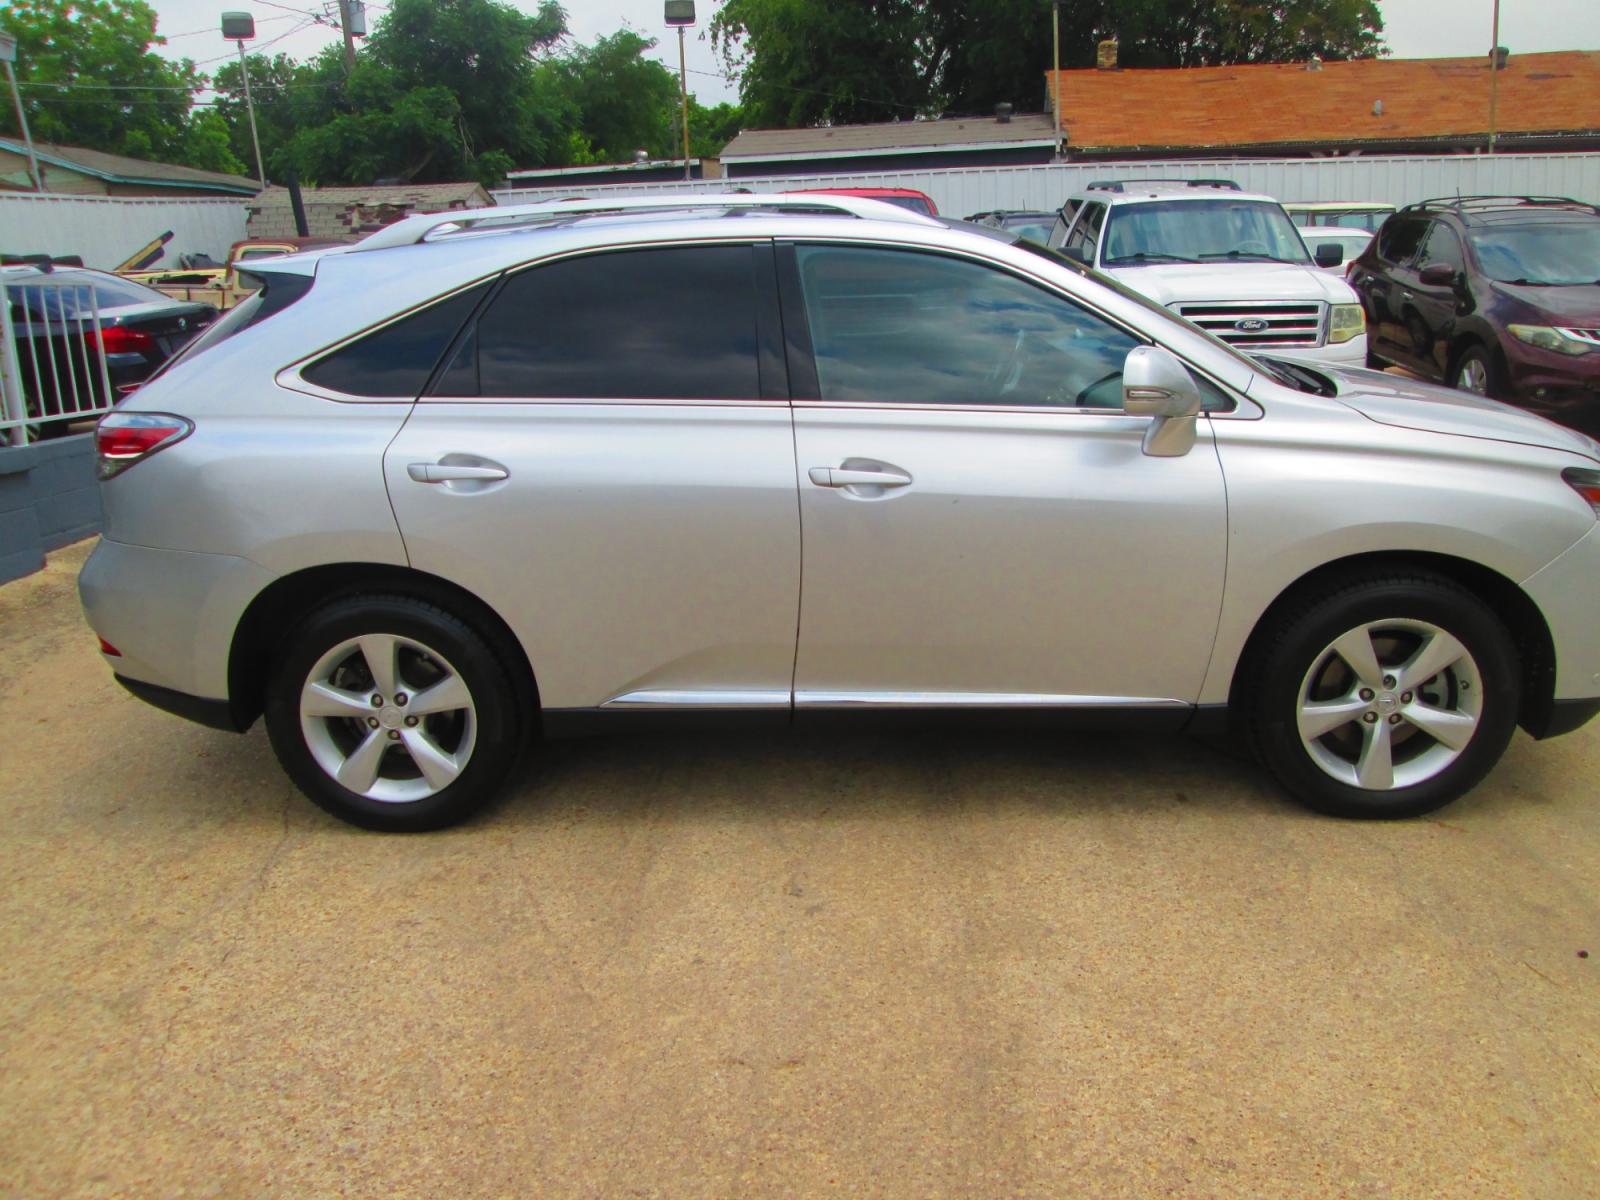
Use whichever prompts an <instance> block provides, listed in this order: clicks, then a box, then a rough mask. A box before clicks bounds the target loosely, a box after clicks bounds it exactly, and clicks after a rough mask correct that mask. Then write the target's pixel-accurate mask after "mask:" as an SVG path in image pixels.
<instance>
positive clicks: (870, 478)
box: [806, 467, 911, 488]
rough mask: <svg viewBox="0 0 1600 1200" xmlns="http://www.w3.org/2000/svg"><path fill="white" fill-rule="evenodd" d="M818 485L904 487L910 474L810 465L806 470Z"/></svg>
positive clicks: (908, 480)
mask: <svg viewBox="0 0 1600 1200" xmlns="http://www.w3.org/2000/svg"><path fill="white" fill-rule="evenodd" d="M806 474H807V475H809V476H810V477H811V482H812V483H814V484H816V485H817V486H818V487H831V488H843V487H889V488H892V487H905V486H906V484H908V483H910V482H911V476H909V475H907V474H905V473H904V472H902V471H856V470H849V469H846V468H845V467H812V468H811V469H810V470H809V471H807V472H806Z"/></svg>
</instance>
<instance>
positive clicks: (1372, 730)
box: [1245, 573, 1521, 818]
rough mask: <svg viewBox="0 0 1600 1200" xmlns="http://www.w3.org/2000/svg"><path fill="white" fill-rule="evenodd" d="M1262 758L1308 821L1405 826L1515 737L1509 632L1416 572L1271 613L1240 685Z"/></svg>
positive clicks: (1461, 789) (1467, 783) (1359, 581)
mask: <svg viewBox="0 0 1600 1200" xmlns="http://www.w3.org/2000/svg"><path fill="white" fill-rule="evenodd" d="M1246 686H1247V689H1248V693H1249V694H1247V696H1246V697H1245V699H1246V701H1247V702H1249V703H1250V706H1251V711H1250V714H1249V716H1250V721H1251V730H1252V733H1253V736H1254V741H1255V745H1256V750H1257V753H1258V755H1259V756H1260V758H1261V759H1262V761H1263V762H1264V763H1265V764H1266V766H1267V767H1268V769H1270V770H1271V771H1272V772H1273V774H1275V775H1276V776H1277V777H1278V779H1279V780H1280V781H1281V782H1282V783H1283V784H1284V786H1285V787H1286V788H1288V790H1289V791H1290V792H1291V793H1293V794H1294V795H1295V796H1296V797H1297V798H1299V799H1300V800H1301V801H1303V802H1304V803H1305V804H1306V805H1308V806H1309V807H1311V808H1313V809H1316V810H1317V811H1319V812H1325V813H1329V814H1332V815H1334V816H1346V817H1388V818H1393V817H1411V816H1417V815H1419V814H1421V813H1425V812H1431V811H1432V810H1434V809H1436V808H1440V807H1442V806H1444V805H1446V804H1448V803H1450V802H1451V801H1452V800H1455V799H1456V798H1457V797H1459V796H1461V795H1463V794H1465V793H1466V792H1468V791H1470V790H1471V789H1472V788H1473V787H1474V786H1476V785H1477V783H1478V782H1479V781H1480V780H1481V779H1482V778H1483V777H1484V776H1485V775H1486V774H1488V772H1489V770H1490V768H1492V767H1493V766H1494V764H1495V763H1496V762H1498V761H1499V759H1500V756H1501V755H1502V754H1503V753H1504V752H1505V748H1506V746H1507V744H1508V743H1509V742H1510V740H1511V735H1512V733H1513V732H1514V730H1515V728H1516V718H1517V709H1518V705H1519V702H1520V697H1521V674H1520V671H1519V668H1518V662H1517V657H1516V652H1515V649H1514V647H1513V644H1512V640H1511V637H1510V635H1509V634H1508V633H1507V632H1506V629H1505V627H1504V626H1503V625H1502V624H1501V623H1500V620H1499V618H1498V617H1496V616H1495V614H1494V613H1493V612H1492V611H1491V610H1490V609H1489V608H1488V607H1487V606H1485V605H1484V604H1483V603H1482V602H1481V601H1480V600H1478V599H1477V597H1475V596H1473V595H1472V594H1471V593H1470V592H1468V591H1466V590H1465V589H1464V588H1462V587H1460V586H1459V585H1457V584H1456V583H1454V582H1453V581H1451V580H1449V579H1446V578H1443V577H1440V576H1434V575H1431V574H1426V573H1415V574H1413V573H1406V574H1403V575H1374V576H1369V577H1364V578H1354V579H1351V580H1349V581H1348V582H1347V583H1346V584H1345V585H1344V586H1342V587H1339V588H1337V589H1336V590H1334V591H1333V592H1332V594H1330V595H1325V596H1323V597H1321V598H1319V599H1316V600H1313V601H1309V602H1307V603H1305V604H1303V605H1301V606H1299V607H1298V608H1296V609H1293V610H1290V611H1288V612H1286V613H1284V614H1282V615H1281V616H1280V617H1279V618H1278V619H1277V621H1276V622H1275V624H1274V626H1273V628H1272V629H1271V630H1270V631H1268V634H1267V640H1266V642H1265V649H1264V652H1263V654H1262V655H1261V657H1260V660H1259V662H1258V664H1257V669H1256V670H1255V671H1254V673H1253V675H1252V677H1251V678H1250V680H1249V681H1248V682H1247V685H1246Z"/></svg>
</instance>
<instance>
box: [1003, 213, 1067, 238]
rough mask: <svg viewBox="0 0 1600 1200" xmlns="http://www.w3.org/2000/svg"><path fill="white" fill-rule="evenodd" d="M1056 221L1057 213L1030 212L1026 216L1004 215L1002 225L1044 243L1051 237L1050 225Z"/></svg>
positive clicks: (1013, 231)
mask: <svg viewBox="0 0 1600 1200" xmlns="http://www.w3.org/2000/svg"><path fill="white" fill-rule="evenodd" d="M1055 221H1056V215H1055V213H1029V214H1027V215H1026V216H1015V217H1002V218H1001V220H1000V227H1001V228H1002V229H1007V230H1010V231H1011V232H1012V233H1016V234H1020V235H1021V236H1023V237H1025V238H1032V239H1033V240H1034V241H1036V242H1039V243H1040V244H1041V245H1042V244H1043V243H1045V242H1046V241H1048V240H1049V239H1050V227H1051V226H1052V225H1054V224H1055Z"/></svg>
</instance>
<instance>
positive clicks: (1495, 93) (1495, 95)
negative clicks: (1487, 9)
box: [1489, 0, 1500, 154]
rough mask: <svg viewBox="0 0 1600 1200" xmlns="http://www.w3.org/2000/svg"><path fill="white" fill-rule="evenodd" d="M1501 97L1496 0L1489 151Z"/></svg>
mask: <svg viewBox="0 0 1600 1200" xmlns="http://www.w3.org/2000/svg"><path fill="white" fill-rule="evenodd" d="M1499 99H1500V0H1494V39H1493V41H1492V42H1491V43H1490V46H1489V153H1490V154H1493V153H1494V134H1495V115H1496V114H1495V108H1496V106H1497V102H1498V101H1499Z"/></svg>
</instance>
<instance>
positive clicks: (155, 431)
mask: <svg viewBox="0 0 1600 1200" xmlns="http://www.w3.org/2000/svg"><path fill="white" fill-rule="evenodd" d="M193 432H194V422H193V421H191V420H189V419H188V418H186V417H175V416H173V415H172V414H171V413H142V412H141V413H125V412H114V413H107V414H106V415H105V416H103V417H101V418H100V424H99V425H97V426H95V430H94V452H95V459H96V463H97V465H96V469H95V473H96V474H97V475H98V476H99V477H100V478H101V479H111V478H112V477H114V476H117V475H120V474H122V472H124V471H126V470H127V469H128V468H129V467H131V466H133V465H135V464H136V463H142V462H143V461H144V460H145V459H147V458H149V457H150V456H151V455H152V454H154V453H155V452H156V451H157V450H165V449H166V448H167V447H168V446H172V445H175V444H177V443H178V442H181V441H183V439H184V438H186V437H188V436H189V435H190V434H191V433H193Z"/></svg>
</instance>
